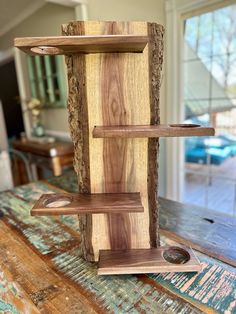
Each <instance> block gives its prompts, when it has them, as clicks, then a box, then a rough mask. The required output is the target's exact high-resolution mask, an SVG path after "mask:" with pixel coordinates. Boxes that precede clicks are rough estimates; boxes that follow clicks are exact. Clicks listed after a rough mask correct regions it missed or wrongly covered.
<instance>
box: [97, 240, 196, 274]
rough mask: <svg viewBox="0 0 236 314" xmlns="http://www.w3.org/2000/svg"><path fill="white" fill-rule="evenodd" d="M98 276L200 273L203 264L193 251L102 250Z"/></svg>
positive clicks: (162, 248) (164, 249) (188, 249)
mask: <svg viewBox="0 0 236 314" xmlns="http://www.w3.org/2000/svg"><path fill="white" fill-rule="evenodd" d="M99 253H100V254H99V264H98V275H121V274H143V273H165V272H198V271H200V270H201V264H200V263H199V261H198V259H197V258H196V256H195V255H194V253H193V251H192V249H190V248H187V247H184V246H169V247H167V246H164V247H158V248H155V249H132V250H100V252H99Z"/></svg>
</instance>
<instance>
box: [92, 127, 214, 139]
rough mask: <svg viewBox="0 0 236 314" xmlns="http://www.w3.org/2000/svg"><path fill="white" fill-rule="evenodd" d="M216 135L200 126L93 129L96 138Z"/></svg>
mask: <svg viewBox="0 0 236 314" xmlns="http://www.w3.org/2000/svg"><path fill="white" fill-rule="evenodd" d="M214 133H215V131H214V129H213V128H209V127H201V126H200V125H198V124H170V125H120V126H95V127H94V129H93V137H95V138H107V137H121V138H126V137H136V138H138V137H180V136H211V135H214Z"/></svg>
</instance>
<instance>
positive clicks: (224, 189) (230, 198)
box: [207, 178, 235, 215]
mask: <svg viewBox="0 0 236 314" xmlns="http://www.w3.org/2000/svg"><path fill="white" fill-rule="evenodd" d="M207 189H208V193H207V207H208V208H210V209H213V210H216V211H219V212H222V213H225V214H228V215H233V213H234V193H235V183H233V182H231V181H229V180H223V179H219V178H211V180H209V183H208V186H207Z"/></svg>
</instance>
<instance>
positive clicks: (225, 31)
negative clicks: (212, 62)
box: [213, 5, 236, 55]
mask: <svg viewBox="0 0 236 314" xmlns="http://www.w3.org/2000/svg"><path fill="white" fill-rule="evenodd" d="M235 17H236V5H231V6H229V7H225V8H223V9H220V10H217V11H215V12H214V28H213V29H214V39H213V54H214V55H217V54H227V53H232V52H235V51H236V36H235V29H236V18H235Z"/></svg>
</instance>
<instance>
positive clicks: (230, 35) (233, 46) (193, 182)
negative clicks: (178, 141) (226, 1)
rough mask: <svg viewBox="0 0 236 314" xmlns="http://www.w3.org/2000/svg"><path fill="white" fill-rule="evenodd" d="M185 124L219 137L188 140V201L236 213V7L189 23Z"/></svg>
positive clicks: (185, 62) (185, 72) (186, 53)
mask: <svg viewBox="0 0 236 314" xmlns="http://www.w3.org/2000/svg"><path fill="white" fill-rule="evenodd" d="M183 63H184V108H185V120H186V122H190V123H199V124H201V125H205V126H213V127H214V128H215V129H216V136H215V137H211V138H210V137H209V138H206V137H203V138H201V137H199V138H189V139H186V140H185V167H184V168H185V183H184V196H183V201H184V202H187V203H191V204H196V205H200V206H204V207H207V208H209V209H213V210H217V211H221V212H224V213H225V214H229V215H235V214H236V5H231V6H228V7H225V8H222V9H218V10H215V11H212V12H209V13H206V14H202V15H199V16H195V17H192V18H189V19H187V20H185V22H184V60H183Z"/></svg>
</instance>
